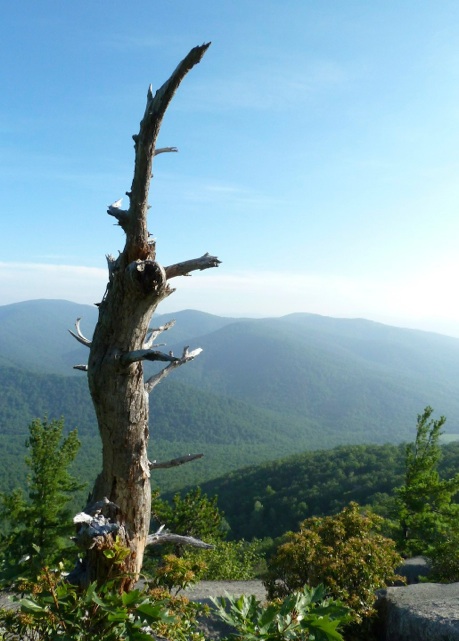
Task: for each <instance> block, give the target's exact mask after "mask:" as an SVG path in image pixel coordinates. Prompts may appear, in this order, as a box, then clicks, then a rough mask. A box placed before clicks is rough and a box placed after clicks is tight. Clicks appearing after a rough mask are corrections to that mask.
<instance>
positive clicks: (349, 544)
mask: <svg viewBox="0 0 459 641" xmlns="http://www.w3.org/2000/svg"><path fill="white" fill-rule="evenodd" d="M381 522H382V519H381V517H379V516H376V515H375V514H372V513H368V514H362V513H361V512H360V510H359V506H358V505H357V504H356V503H351V504H350V505H349V506H348V507H346V508H344V509H343V510H342V511H341V512H340V513H339V514H337V515H336V516H328V517H323V518H318V517H314V518H310V519H306V520H305V521H303V523H301V525H300V531H299V532H296V533H293V532H290V533H289V534H288V535H287V536H286V542H285V543H283V544H282V545H281V546H280V547H279V548H278V550H277V552H276V553H275V555H274V556H273V558H271V559H270V560H269V561H268V575H267V578H266V580H265V585H266V588H267V590H268V595H269V597H270V598H271V599H272V598H276V597H283V596H285V595H286V594H289V593H291V592H293V591H294V590H297V589H299V588H301V587H302V586H303V585H305V584H308V585H311V586H317V585H319V584H321V583H323V584H324V585H325V587H326V588H327V590H329V592H330V594H331V595H332V597H333V598H336V599H341V600H342V601H343V602H344V603H345V604H346V605H347V606H348V607H350V608H351V611H352V619H353V621H355V622H356V623H360V622H361V621H362V619H363V618H364V617H368V616H370V615H372V614H374V607H373V605H374V601H375V591H376V590H377V589H378V588H381V587H384V586H385V585H387V584H390V583H392V582H394V581H396V580H398V579H400V577H398V576H396V575H395V572H394V568H396V567H397V566H399V565H400V563H401V561H402V559H401V557H400V556H399V555H398V554H397V553H396V551H395V543H394V542H393V541H391V540H390V539H387V538H385V537H383V536H381V534H379V532H378V530H379V529H380V527H381Z"/></svg>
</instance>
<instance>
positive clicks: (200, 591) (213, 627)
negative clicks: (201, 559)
mask: <svg viewBox="0 0 459 641" xmlns="http://www.w3.org/2000/svg"><path fill="white" fill-rule="evenodd" d="M183 594H184V595H185V596H186V597H188V599H191V600H192V601H199V602H200V603H206V604H207V605H209V606H210V607H211V608H212V602H211V600H210V597H214V598H215V597H225V596H226V595H227V594H229V595H231V596H241V594H246V595H250V594H253V595H254V596H255V597H256V598H257V599H258V600H259V601H261V602H263V601H265V600H266V590H265V588H264V586H263V583H262V582H261V581H200V582H199V583H198V584H197V585H192V586H190V587H189V588H187V589H186V590H185V591H184V592H183ZM199 628H200V630H201V631H202V632H203V633H204V637H205V638H206V640H208V641H218V640H219V639H222V638H223V637H226V636H228V635H229V634H230V633H231V632H234V631H235V630H234V628H232V627H230V626H229V625H227V624H226V623H224V622H223V621H221V620H220V619H219V618H218V617H217V616H216V615H215V614H212V611H211V613H210V615H209V616H208V617H202V618H201V619H199Z"/></svg>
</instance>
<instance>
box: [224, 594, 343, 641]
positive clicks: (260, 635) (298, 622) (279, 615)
mask: <svg viewBox="0 0 459 641" xmlns="http://www.w3.org/2000/svg"><path fill="white" fill-rule="evenodd" d="M212 601H213V603H214V605H215V607H216V610H217V614H218V616H219V617H220V618H221V619H222V620H223V621H224V622H225V623H228V624H229V625H231V626H233V627H234V628H236V630H237V634H235V635H234V637H235V638H236V639H241V640H242V639H244V640H245V641H252V640H255V639H263V640H264V641H286V640H288V641H295V640H296V639H299V640H300V639H310V640H311V641H312V640H314V639H315V640H316V641H332V640H333V641H342V639H343V637H342V636H341V634H340V633H339V631H338V628H339V627H340V626H341V625H343V624H344V623H346V622H347V621H348V618H349V617H348V614H349V609H348V608H346V607H344V606H343V604H342V603H340V602H338V601H333V600H331V599H326V598H325V589H324V588H323V586H318V587H316V588H312V589H309V588H307V587H304V588H303V590H301V591H298V592H295V593H294V594H291V595H289V596H287V597H286V598H285V599H284V600H283V601H278V602H274V603H270V604H268V605H266V606H263V605H261V604H260V602H259V601H257V599H256V598H255V597H254V596H244V595H243V596H241V597H239V598H234V597H231V596H227V598H226V599H224V598H220V599H218V600H215V599H212Z"/></svg>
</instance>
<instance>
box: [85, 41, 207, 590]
mask: <svg viewBox="0 0 459 641" xmlns="http://www.w3.org/2000/svg"><path fill="white" fill-rule="evenodd" d="M208 46H209V44H204V45H202V46H199V47H195V48H194V49H192V50H191V51H190V52H189V54H188V55H187V56H186V57H185V58H184V60H182V62H181V63H180V64H179V65H178V67H177V68H176V69H175V71H174V72H173V73H172V75H171V77H170V78H169V80H167V81H166V82H165V83H164V84H163V86H162V87H161V88H160V89H158V91H156V93H155V94H154V95H153V92H152V89H151V87H150V89H149V91H148V96H147V106H146V109H145V114H144V116H143V119H142V121H141V123H140V130H139V133H138V134H136V135H134V136H133V139H134V148H135V164H134V177H133V180H132V186H131V189H130V191H129V192H126V195H127V196H128V197H129V209H122V207H121V201H117V202H115V203H113V204H112V205H110V206H109V208H108V214H109V215H110V216H113V217H114V218H115V219H116V220H117V222H118V224H119V225H120V226H121V228H122V229H123V231H124V233H125V235H126V244H125V246H124V249H123V251H122V252H121V253H120V255H119V256H118V258H116V259H115V258H113V257H112V256H107V262H108V273H109V280H108V285H107V289H106V292H105V294H104V297H103V300H102V302H101V303H99V305H98V307H99V318H98V322H97V325H96V328H95V330H94V335H93V338H92V340H88V339H86V338H85V337H84V335H83V334H82V332H81V330H80V325H79V321H77V324H76V333H74V332H72V334H73V336H75V338H76V339H77V340H78V341H79V342H81V343H83V344H84V345H86V346H87V347H89V359H88V364H87V366H85V365H80V366H77V367H78V369H83V370H86V371H87V375H88V383H89V389H90V393H91V397H92V401H93V403H94V407H95V411H96V416H97V422H98V426H99V431H100V435H101V439H102V451H103V467H102V472H101V473H100V474H99V476H98V477H97V480H96V482H95V485H94V488H93V491H92V494H91V500H90V503H91V504H92V506H91V507H90V506H87V508H86V510H85V512H84V513H83V514H86V513H89V517H87V518H86V517H85V518H86V522H84V518H83V525H85V528H83V530H82V529H81V527H82V526H80V534H81V536H77V537H76V538H77V541H78V543H79V545H80V547H81V548H83V549H85V555H84V558H83V559H82V562H81V563H80V564H79V565H78V567H77V568H75V570H74V571H73V573H72V580H73V581H74V582H76V583H79V584H80V585H87V584H88V583H89V582H90V581H93V580H98V581H102V580H104V578H106V576H107V573H108V572H109V569H108V568H109V562H108V560H107V558H106V556H105V555H104V554H103V551H104V549H106V548H107V547H110V546H111V545H113V541H114V539H115V537H118V540H119V541H121V543H122V544H123V545H125V546H127V547H128V548H129V549H130V554H129V556H128V557H127V559H126V561H125V563H124V566H123V567H122V568H121V569H122V571H123V572H124V573H126V575H129V578H126V579H125V581H124V584H123V586H122V588H123V589H129V588H130V587H131V586H132V585H133V582H134V581H135V580H136V578H137V577H138V575H139V572H140V570H141V567H142V560H143V555H144V549H145V546H146V545H147V544H148V543H154V542H157V541H158V539H160V538H161V533H156V534H155V535H153V536H151V535H150V537H148V535H149V525H150V509H151V505H150V503H151V490H150V469H151V468H154V467H155V466H156V467H158V464H156V463H153V464H151V463H150V462H149V461H148V457H147V445H148V437H149V432H148V415H149V406H148V394H149V392H151V391H152V390H153V389H154V387H155V386H156V385H157V384H158V383H159V382H160V381H161V380H162V379H163V378H164V377H165V376H167V375H168V374H169V373H170V372H171V371H173V369H174V368H176V367H178V366H180V365H182V364H184V363H186V362H188V361H190V360H192V359H193V358H194V357H195V356H197V354H198V353H199V352H200V351H201V350H194V351H191V352H190V351H188V348H185V349H184V350H183V353H182V354H181V355H179V356H174V355H173V354H171V353H169V354H165V353H163V352H161V351H158V350H157V349H155V347H156V346H155V340H156V338H157V336H158V335H159V334H160V333H161V332H163V331H165V330H167V329H168V328H169V327H170V324H168V325H164V326H162V327H158V328H155V329H151V328H150V322H151V318H152V315H153V312H154V311H155V309H156V307H157V305H158V304H159V303H160V302H161V301H162V300H164V299H165V298H166V297H167V296H169V295H170V294H172V293H173V291H174V289H172V288H171V286H170V284H169V282H170V280H171V279H172V278H175V277H177V276H181V275H187V274H189V273H190V272H192V271H195V270H204V269H208V268H210V267H217V266H218V265H219V263H220V261H219V260H218V259H217V258H216V257H215V256H211V255H209V254H205V255H204V256H201V257H200V258H195V259H192V260H186V261H184V262H181V263H176V264H174V265H170V266H169V267H163V266H162V265H160V264H159V263H158V262H157V261H156V256H155V254H156V252H155V242H154V241H153V240H152V239H151V235H150V234H149V232H148V228H147V213H148V209H149V205H148V192H149V187H150V181H151V178H152V165H153V158H154V157H155V156H156V155H158V154H161V153H165V152H173V151H177V150H176V148H175V147H166V148H160V149H157V148H156V140H157V137H158V133H159V130H160V126H161V122H162V119H163V117H164V114H165V111H166V109H167V107H168V105H169V103H170V101H171V99H172V97H173V95H174V93H175V91H176V89H177V88H178V86H179V84H180V83H181V81H182V80H183V78H184V77H185V75H186V74H187V73H188V71H190V70H191V69H192V67H193V66H194V65H196V64H197V63H199V62H200V60H201V59H202V57H203V55H204V53H205V52H206V50H207V48H208ZM143 361H164V362H165V363H167V365H166V366H165V367H164V369H162V370H161V371H160V372H159V373H157V374H155V375H154V376H152V377H151V378H149V379H148V380H146V381H145V380H144V372H143ZM185 458H187V457H185ZM191 458H192V457H191ZM181 462H183V461H179V462H178V463H176V464H180V463H181ZM170 463H171V464H173V462H170ZM94 506H96V508H94ZM91 515H92V516H93V517H94V518H96V517H97V518H96V521H94V519H93V520H91ZM94 515H96V516H94ZM88 519H89V521H88ZM97 519H98V520H97ZM91 523H93V525H94V524H96V525H94V527H93V526H92V525H91ZM96 526H97V527H96ZM91 528H92V529H91ZM98 528H99V529H98ZM88 529H89V531H90V533H91V535H88Z"/></svg>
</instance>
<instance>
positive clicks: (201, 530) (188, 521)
mask: <svg viewBox="0 0 459 641" xmlns="http://www.w3.org/2000/svg"><path fill="white" fill-rule="evenodd" d="M152 517H153V518H155V519H156V520H157V521H158V522H159V523H160V524H161V525H165V526H166V527H167V529H168V530H170V531H171V532H174V534H182V535H184V536H193V537H195V538H197V539H201V540H204V541H217V540H219V539H222V538H223V537H224V536H225V534H226V530H225V524H224V519H223V513H222V512H221V511H220V510H219V509H218V507H217V497H213V498H209V497H208V496H207V495H206V494H203V493H202V491H201V488H200V487H198V488H196V489H194V490H190V491H189V492H188V493H187V494H186V495H185V496H183V497H182V496H181V494H180V493H177V494H175V496H174V498H173V500H172V505H171V504H170V503H168V502H167V501H163V500H161V499H159V498H156V499H154V500H153V503H152Z"/></svg>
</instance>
